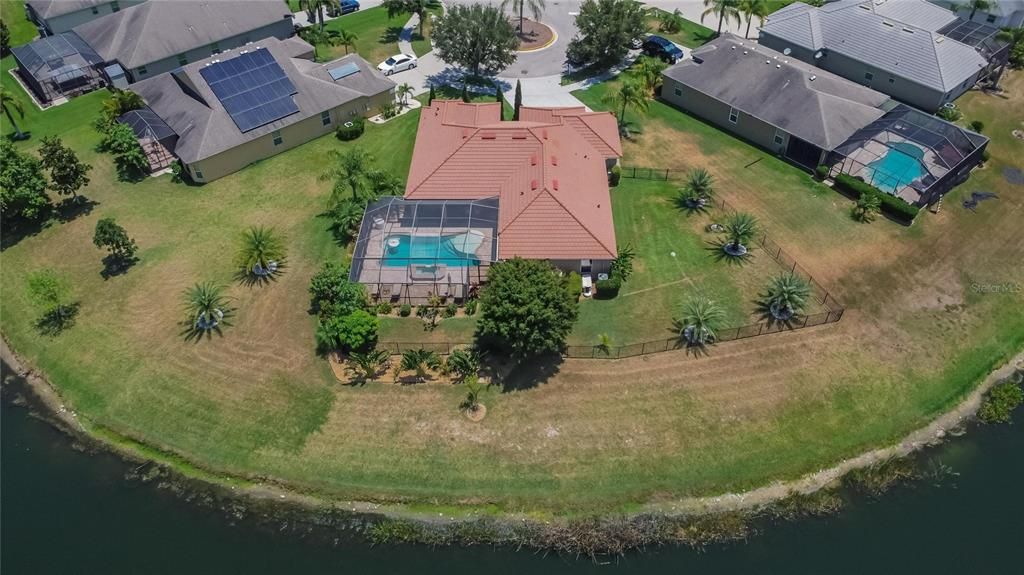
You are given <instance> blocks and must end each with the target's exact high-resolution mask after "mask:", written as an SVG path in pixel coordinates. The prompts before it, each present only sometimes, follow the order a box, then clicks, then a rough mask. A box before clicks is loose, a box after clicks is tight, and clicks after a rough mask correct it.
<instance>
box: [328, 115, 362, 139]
mask: <svg viewBox="0 0 1024 575" xmlns="http://www.w3.org/2000/svg"><path fill="white" fill-rule="evenodd" d="M349 123H351V124H352V125H351V126H348V125H346V124H349ZM364 130H366V121H365V120H363V119H362V118H352V120H351V122H346V123H345V124H342V125H340V126H338V130H337V132H335V135H336V136H337V137H338V139H339V140H341V141H343V142H348V141H351V140H355V139H356V138H358V137H359V136H362V135H363V131H364Z"/></svg>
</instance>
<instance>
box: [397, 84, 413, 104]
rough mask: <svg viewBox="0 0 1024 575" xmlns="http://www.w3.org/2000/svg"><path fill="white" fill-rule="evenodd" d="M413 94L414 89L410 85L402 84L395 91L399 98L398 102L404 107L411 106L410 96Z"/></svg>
mask: <svg viewBox="0 0 1024 575" xmlns="http://www.w3.org/2000/svg"><path fill="white" fill-rule="evenodd" d="M412 93H413V88H412V86H410V85H409V84H408V83H406V84H402V85H401V86H399V87H398V88H396V89H395V95H396V96H398V101H399V102H401V103H402V105H403V106H408V105H409V96H412Z"/></svg>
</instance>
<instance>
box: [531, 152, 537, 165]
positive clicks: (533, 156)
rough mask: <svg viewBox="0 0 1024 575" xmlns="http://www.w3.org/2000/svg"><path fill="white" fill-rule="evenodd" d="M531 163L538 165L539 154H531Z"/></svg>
mask: <svg viewBox="0 0 1024 575" xmlns="http://www.w3.org/2000/svg"><path fill="white" fill-rule="evenodd" d="M530 165H531V166H536V165H537V154H530Z"/></svg>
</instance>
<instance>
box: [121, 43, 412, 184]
mask: <svg viewBox="0 0 1024 575" xmlns="http://www.w3.org/2000/svg"><path fill="white" fill-rule="evenodd" d="M312 59H313V47H312V46H310V45H309V44H307V43H306V42H305V41H303V40H301V39H300V38H288V39H286V40H278V39H276V38H267V39H265V40H261V41H259V42H254V43H252V44H249V45H246V46H243V47H241V48H236V49H234V50H228V51H226V52H223V53H221V54H218V55H216V56H211V57H208V58H206V59H203V60H200V61H198V62H194V63H191V64H188V65H185V66H182V67H181V68H179V69H177V70H175V71H173V72H171V73H169V74H161V75H159V76H156V77H154V78H149V79H147V80H143V81H141V82H137V83H136V84H134V85H132V90H133V91H135V92H136V93H138V94H139V95H140V96H142V99H143V100H145V102H146V105H147V107H148V111H151V112H152V113H153V114H155V115H156V116H157V118H158V119H150V120H149V121H148V122H146V123H136V124H137V125H139V126H142V127H143V128H147V129H148V130H155V131H159V132H161V134H162V137H159V138H155V139H159V140H160V142H159V143H160V145H162V146H165V147H166V148H168V149H167V151H168V152H170V153H172V154H173V155H174V156H176V157H177V158H178V159H180V160H181V162H182V163H183V164H184V165H185V168H186V170H187V171H188V173H189V175H190V176H191V177H192V179H194V180H195V181H198V182H209V181H212V180H215V179H217V178H220V177H222V176H225V175H227V174H230V173H232V172H236V171H238V170H240V169H242V168H244V167H245V166H247V165H249V164H251V163H253V162H256V161H259V160H262V159H265V158H269V157H271V156H273V155H276V154H279V153H281V152H283V151H285V150H288V149H291V148H293V147H295V146H298V145H300V144H303V143H305V142H308V141H310V140H312V139H314V138H317V137H320V136H323V135H325V134H329V133H330V132H332V131H334V130H335V129H337V127H338V126H339V125H342V124H344V123H345V122H348V121H350V120H352V119H353V118H355V117H362V116H365V115H367V114H369V113H372V112H373V111H375V110H378V109H380V108H381V107H382V106H383V105H385V104H386V103H388V102H392V101H394V97H395V96H394V91H395V83H394V82H392V81H391V80H389V79H387V78H385V77H384V76H382V75H381V74H380V73H379V72H378V71H377V70H376V69H375V68H374V67H373V66H371V65H369V64H368V63H367V62H366V61H365V60H363V59H362V58H361V57H359V55H357V54H349V55H347V56H343V57H342V58H339V59H337V60H334V61H331V62H328V63H317V62H313V60H312ZM128 120H129V119H127V118H126V119H124V121H126V123H129V122H128ZM165 127H166V129H164V128H165ZM156 128H159V129H158V130H157V129H156ZM136 136H137V137H138V138H139V140H140V141H144V140H152V139H154V138H152V137H148V136H147V134H146V133H136ZM143 148H144V149H146V146H145V145H144V146H143ZM147 152H149V150H148V149H147ZM157 155H159V154H157Z"/></svg>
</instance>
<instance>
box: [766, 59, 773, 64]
mask: <svg viewBox="0 0 1024 575" xmlns="http://www.w3.org/2000/svg"><path fill="white" fill-rule="evenodd" d="M764 63H765V64H771V63H772V61H771V60H765V61H764Z"/></svg>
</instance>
